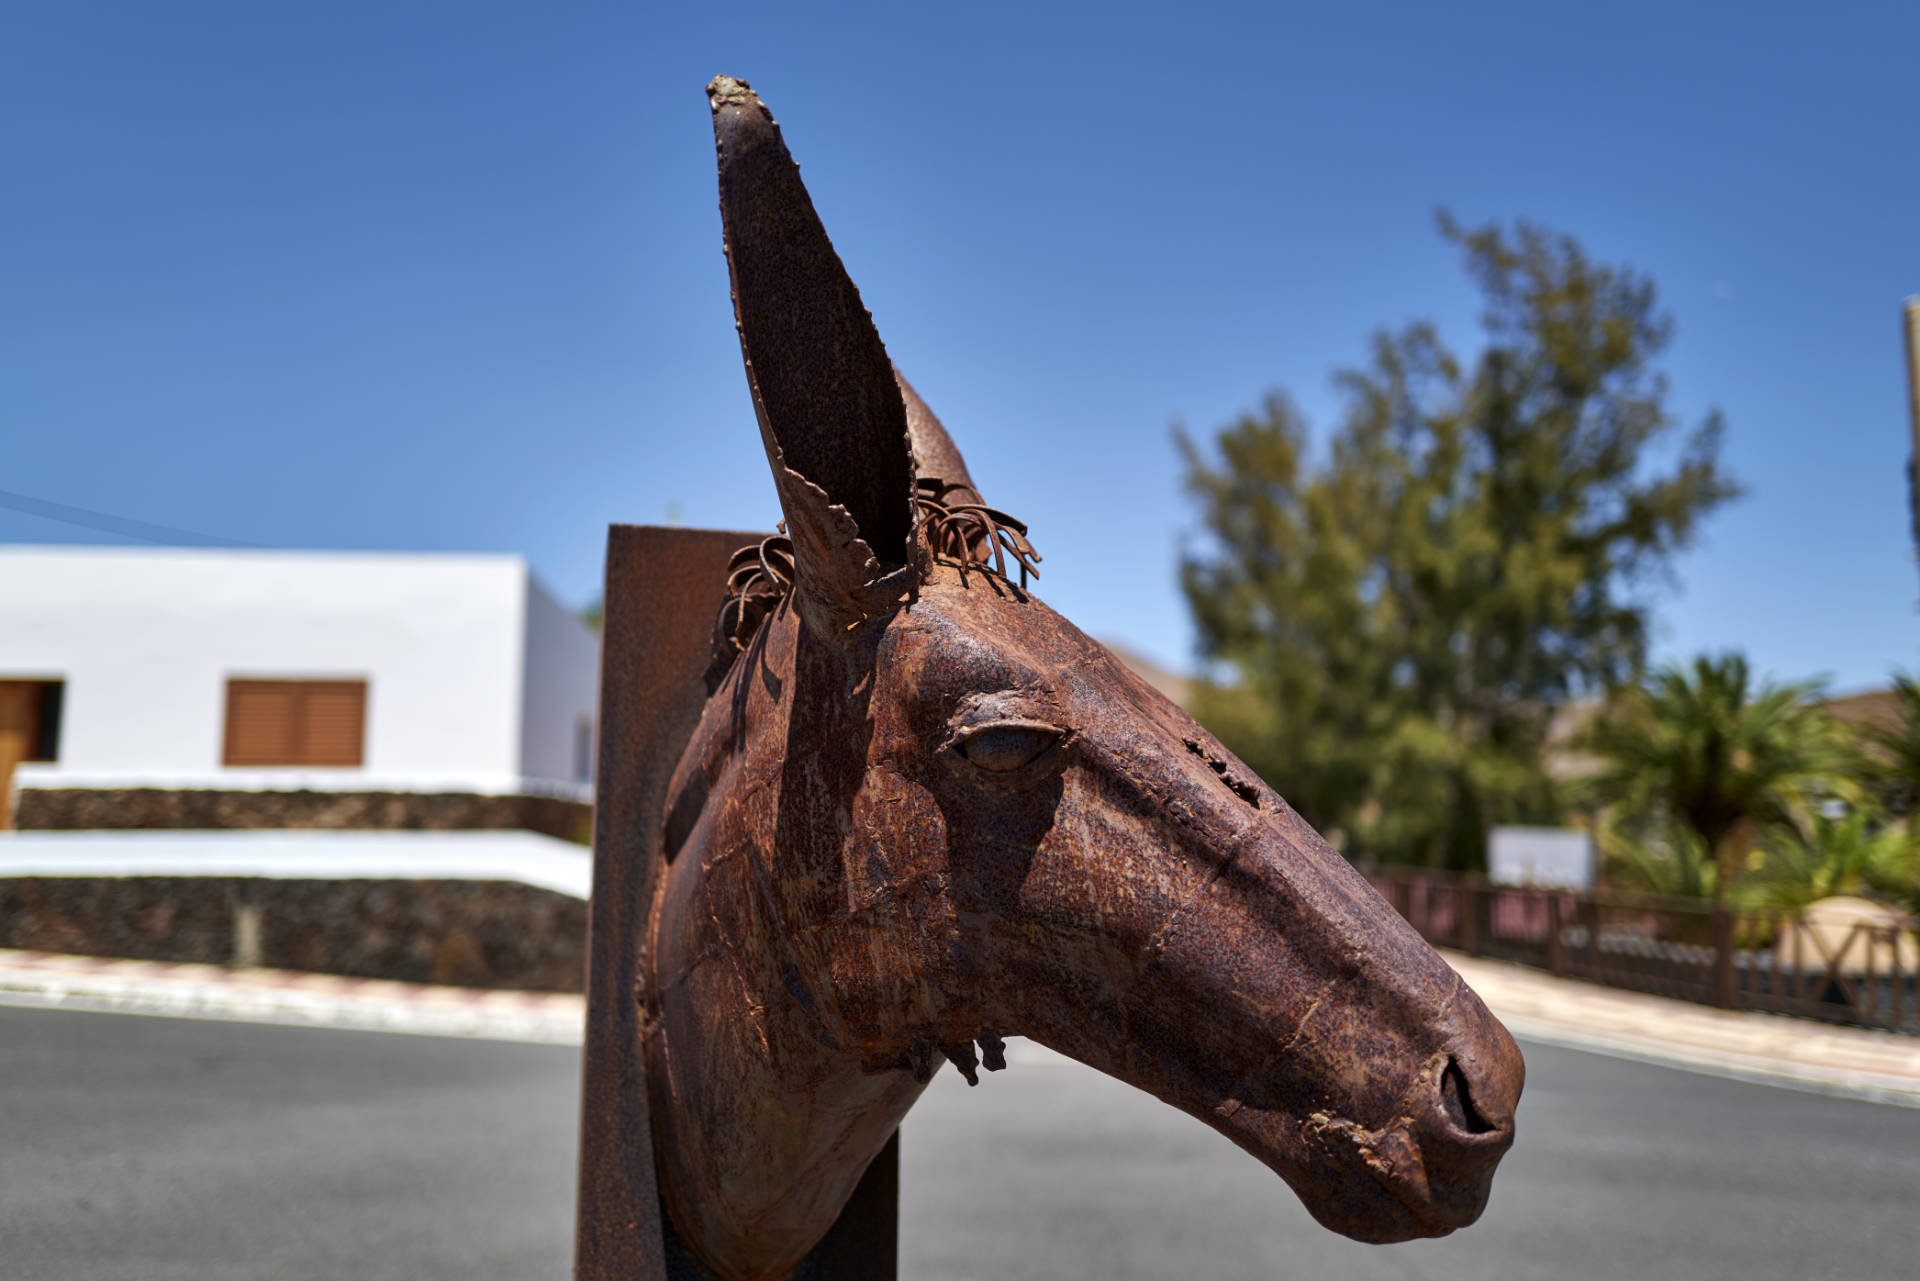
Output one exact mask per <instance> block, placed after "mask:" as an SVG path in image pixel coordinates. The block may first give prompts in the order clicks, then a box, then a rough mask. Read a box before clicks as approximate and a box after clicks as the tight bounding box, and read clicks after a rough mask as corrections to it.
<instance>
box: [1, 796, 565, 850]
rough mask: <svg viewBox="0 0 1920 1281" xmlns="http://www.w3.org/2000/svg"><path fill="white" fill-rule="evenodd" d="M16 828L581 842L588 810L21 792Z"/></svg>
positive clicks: (472, 801) (488, 801) (432, 799)
mask: <svg viewBox="0 0 1920 1281" xmlns="http://www.w3.org/2000/svg"><path fill="white" fill-rule="evenodd" d="M14 825H15V826H16V827H19V828H22V829H27V828H33V829H38V830H42V831H46V830H60V831H73V830H77V829H99V828H193V829H200V830H205V829H208V828H276V827H277V828H288V827H293V828H333V829H349V828H359V829H369V828H373V829H382V830H393V829H403V828H410V829H418V830H426V831H465V830H473V829H502V828H524V829H526V830H527V831H531V832H543V833H545V834H546V835H548V836H557V837H559V838H560V839H562V840H567V841H580V842H583V843H584V842H585V841H587V840H588V839H589V837H590V835H591V833H592V830H593V807H592V806H591V805H588V804H586V803H585V802H583V801H570V800H564V799H562V798H560V797H556V796H482V795H479V794H477V793H473V792H431V793H416V792H312V791H302V792H225V791H213V790H205V791H172V790H168V789H164V788H153V787H139V788H83V787H69V788H23V789H21V791H20V796H19V802H18V806H17V810H16V815H15V818H14Z"/></svg>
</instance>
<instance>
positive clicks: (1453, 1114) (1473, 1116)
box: [1440, 1058, 1500, 1135]
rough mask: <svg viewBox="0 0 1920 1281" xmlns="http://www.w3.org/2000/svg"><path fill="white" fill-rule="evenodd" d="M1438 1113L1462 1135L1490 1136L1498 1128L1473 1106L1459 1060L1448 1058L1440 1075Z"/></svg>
mask: <svg viewBox="0 0 1920 1281" xmlns="http://www.w3.org/2000/svg"><path fill="white" fill-rule="evenodd" d="M1440 1111H1441V1112H1442V1113H1443V1114H1444V1115H1445V1116H1446V1118H1447V1121H1448V1123H1449V1124H1451V1125H1452V1126H1453V1128H1454V1129H1456V1130H1458V1131H1459V1132H1460V1133H1462V1134H1475V1135H1477V1134H1492V1133H1493V1132H1495V1131H1496V1130H1498V1129H1499V1128H1500V1127H1499V1126H1498V1125H1496V1124H1495V1123H1494V1122H1492V1121H1489V1120H1488V1119H1487V1118H1486V1117H1484V1116H1482V1115H1481V1114H1480V1110H1479V1109H1478V1108H1476V1107H1475V1106H1474V1105H1473V1093H1472V1091H1471V1090H1469V1089H1468V1087H1467V1074H1466V1073H1465V1072H1463V1071H1461V1070H1460V1060H1458V1059H1454V1058H1449V1059H1448V1060H1447V1067H1446V1070H1445V1071H1443V1072H1442V1073H1441V1074H1440Z"/></svg>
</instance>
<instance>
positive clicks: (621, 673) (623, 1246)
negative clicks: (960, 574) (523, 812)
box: [574, 525, 755, 1281]
mask: <svg viewBox="0 0 1920 1281" xmlns="http://www.w3.org/2000/svg"><path fill="white" fill-rule="evenodd" d="M754 537H755V535H752V534H744V533H735V532H730V531H725V530H687V529H644V528H635V527H632V526H624V525H616V526H615V527H614V528H613V529H612V530H611V531H610V532H609V536H608V539H607V573H606V583H605V591H604V594H603V596H602V600H603V601H604V607H603V611H602V620H601V651H600V652H601V669H600V758H599V762H598V765H597V769H596V774H595V777H596V778H597V779H598V783H599V785H598V788H597V789H596V791H597V801H598V803H597V804H596V806H595V809H594V842H593V848H594V860H593V897H592V902H591V916H590V919H589V924H588V961H587V1025H586V1041H585V1049H584V1053H583V1055H582V1064H583V1067H582V1079H581V1087H582V1088H581V1115H580V1185H579V1198H578V1202H577V1220H576V1225H575V1235H574V1275H575V1276H576V1277H578V1278H580V1281H666V1278H667V1277H668V1273H667V1271H666V1262H665V1246H664V1242H663V1238H662V1234H661V1224H660V1214H659V1209H658V1206H659V1191H658V1185H657V1183H656V1182H655V1178H654V1157H653V1140H652V1127H651V1125H650V1123H649V1121H648V1117H647V1089H646V1075H645V1060H644V1058H643V1057H642V1056H641V1054H640V1053H639V1045H640V1028H639V999H638V993H639V985H640V975H641V974H642V972H643V971H644V966H645V958H644V956H643V951H642V950H643V948H644V944H645V939H646V920H647V912H648V909H649V906H650V905H651V903H652V901H653V895H654V890H655V888H656V887H657V884H658V875H659V870H660V867H661V855H660V831H661V816H662V809H661V803H662V798H663V797H664V795H665V793H666V785H667V779H668V778H669V777H670V776H671V774H672V771H673V767H674V765H675V763H676V762H677V761H678V760H679V757H680V752H681V749H682V748H683V747H684V745H685V744H686V741H687V737H688V735H689V734H690V733H691V732H692V730H693V727H694V725H695V724H697V723H698V721H699V719H700V714H701V711H702V708H703V707H704V705H705V703H706V693H707V690H706V684H705V681H704V679H703V677H704V675H705V672H706V667H707V662H708V653H709V647H710V644H711V638H710V634H709V633H708V631H707V627H708V625H709V622H710V620H711V619H712V617H713V612H714V610H715V609H716V608H718V606H719V604H720V602H721V600H722V598H723V596H724V594H725V582H726V567H727V562H728V560H729V558H730V557H731V556H732V555H733V552H734V549H735V548H737V547H738V546H739V545H740V544H741V543H742V542H743V541H747V540H749V539H752V538H754Z"/></svg>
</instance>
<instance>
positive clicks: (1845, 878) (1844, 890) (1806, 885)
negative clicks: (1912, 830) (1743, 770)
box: [1750, 804, 1920, 907]
mask: <svg viewBox="0 0 1920 1281" xmlns="http://www.w3.org/2000/svg"><path fill="white" fill-rule="evenodd" d="M1763 845H1764V850H1765V861H1764V862H1762V863H1761V865H1760V866H1759V868H1757V869H1756V871H1755V874H1754V875H1753V876H1752V877H1751V878H1750V885H1751V888H1752V891H1753V892H1752V895H1751V898H1752V901H1754V902H1756V903H1763V904H1765V905H1766V906H1768V907H1805V906H1806V905H1807V904H1809V903H1816V902H1818V901H1820V900H1821V899H1823V898H1831V897H1832V896H1834V895H1836V894H1853V895H1866V896H1870V897H1875V898H1889V899H1894V900H1896V901H1901V902H1902V903H1903V905H1905V904H1906V901H1907V900H1908V899H1909V898H1910V897H1911V895H1912V892H1913V888H1914V885H1915V881H1916V873H1920V859H1917V858H1916V851H1915V847H1914V843H1913V841H1912V839H1911V837H1910V836H1909V835H1908V830H1907V826H1906V824H1905V823H1901V822H1888V821H1887V818H1886V815H1885V814H1884V813H1883V812H1881V811H1880V810H1879V809H1878V807H1876V806H1873V805H1870V804H1863V805H1856V806H1854V807H1853V808H1852V809H1851V810H1849V811H1847V812H1846V813H1845V814H1842V815H1839V816H1837V817H1829V816H1827V815H1825V814H1820V815H1816V816H1815V817H1814V820H1813V822H1812V824H1811V825H1810V826H1809V827H1808V828H1807V829H1806V830H1805V831H1800V830H1798V829H1795V828H1791V827H1780V828H1777V829H1775V830H1774V831H1772V832H1770V833H1768V835H1767V837H1766V839H1765V841H1764V842H1763Z"/></svg>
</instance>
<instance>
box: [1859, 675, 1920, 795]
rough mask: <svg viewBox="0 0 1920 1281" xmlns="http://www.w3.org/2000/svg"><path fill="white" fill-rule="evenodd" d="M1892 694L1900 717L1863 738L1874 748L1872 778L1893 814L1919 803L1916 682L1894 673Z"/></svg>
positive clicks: (1919, 715) (1919, 705) (1919, 725)
mask: <svg viewBox="0 0 1920 1281" xmlns="http://www.w3.org/2000/svg"><path fill="white" fill-rule="evenodd" d="M1893 693H1894V696H1895V697H1896V698H1897V700H1898V702H1899V708H1900V719H1899V720H1898V721H1897V722H1896V723H1894V724H1893V725H1891V726H1886V727H1882V728H1874V729H1868V730H1867V731H1866V734H1867V739H1868V741H1869V742H1870V743H1872V744H1873V745H1874V747H1876V748H1877V749H1878V751H1876V752H1875V753H1874V757H1873V770H1872V773H1873V777H1874V781H1875V782H1876V783H1877V784H1879V788H1878V790H1879V791H1880V792H1881V794H1882V795H1883V796H1884V797H1885V799H1886V803H1887V806H1888V808H1890V809H1892V810H1893V812H1894V813H1895V814H1898V815H1906V814H1911V813H1912V812H1913V811H1914V809H1915V808H1916V807H1917V806H1920V681H1915V680H1914V678H1913V677H1911V676H1909V675H1907V674H1906V673H1904V672H1898V673H1895V675H1894V678H1893Z"/></svg>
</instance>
